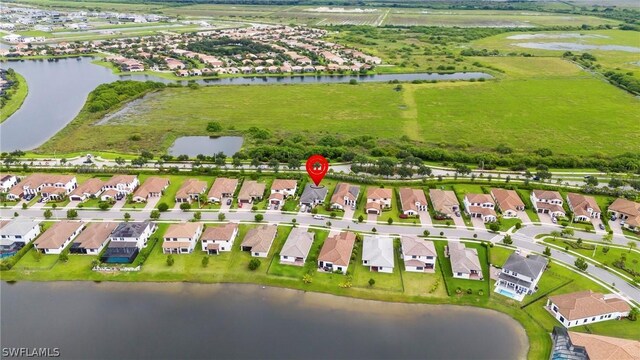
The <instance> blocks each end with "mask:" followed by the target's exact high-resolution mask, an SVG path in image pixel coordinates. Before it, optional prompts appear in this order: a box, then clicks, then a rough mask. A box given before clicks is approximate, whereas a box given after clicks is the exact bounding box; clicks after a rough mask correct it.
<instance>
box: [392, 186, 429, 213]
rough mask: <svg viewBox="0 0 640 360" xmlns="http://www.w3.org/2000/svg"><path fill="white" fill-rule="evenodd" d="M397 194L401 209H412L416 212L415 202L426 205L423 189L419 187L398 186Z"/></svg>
mask: <svg viewBox="0 0 640 360" xmlns="http://www.w3.org/2000/svg"><path fill="white" fill-rule="evenodd" d="M398 194H399V195H400V204H401V205H402V210H403V211H407V210H413V211H416V212H417V211H418V207H417V206H416V203H420V204H422V205H424V206H426V205H427V197H426V196H424V191H422V190H421V189H411V188H400V190H398Z"/></svg>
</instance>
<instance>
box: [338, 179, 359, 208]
mask: <svg viewBox="0 0 640 360" xmlns="http://www.w3.org/2000/svg"><path fill="white" fill-rule="evenodd" d="M358 194H360V187H359V186H357V185H351V184H348V183H343V182H342V183H338V184H337V185H336V188H335V189H334V190H333V195H331V203H332V204H344V198H345V197H347V198H348V199H349V200H352V201H356V200H358Z"/></svg>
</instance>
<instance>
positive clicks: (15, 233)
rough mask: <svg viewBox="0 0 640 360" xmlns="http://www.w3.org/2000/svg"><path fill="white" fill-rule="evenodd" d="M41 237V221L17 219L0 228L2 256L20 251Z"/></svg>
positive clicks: (0, 250) (0, 252)
mask: <svg viewBox="0 0 640 360" xmlns="http://www.w3.org/2000/svg"><path fill="white" fill-rule="evenodd" d="M38 235H40V221H37V220H28V219H20V218H16V219H13V220H11V221H10V222H8V223H6V224H5V225H4V226H2V228H0V254H6V253H12V252H16V251H18V250H20V249H21V248H22V247H24V246H25V245H26V244H28V243H30V242H31V241H32V240H33V239H35V238H36V237H37V236H38Z"/></svg>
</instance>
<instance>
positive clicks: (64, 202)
mask: <svg viewBox="0 0 640 360" xmlns="http://www.w3.org/2000/svg"><path fill="white" fill-rule="evenodd" d="M54 204H55V205H56V209H62V208H63V207H65V206H67V205H69V197H68V196H67V197H65V198H64V199H62V200H60V201H47V203H46V204H44V207H45V208H52V207H53V205H54Z"/></svg>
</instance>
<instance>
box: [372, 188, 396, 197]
mask: <svg viewBox="0 0 640 360" xmlns="http://www.w3.org/2000/svg"><path fill="white" fill-rule="evenodd" d="M392 194H393V192H392V191H391V189H385V188H379V187H378V188H377V187H369V188H367V199H374V200H377V199H391V196H392Z"/></svg>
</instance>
